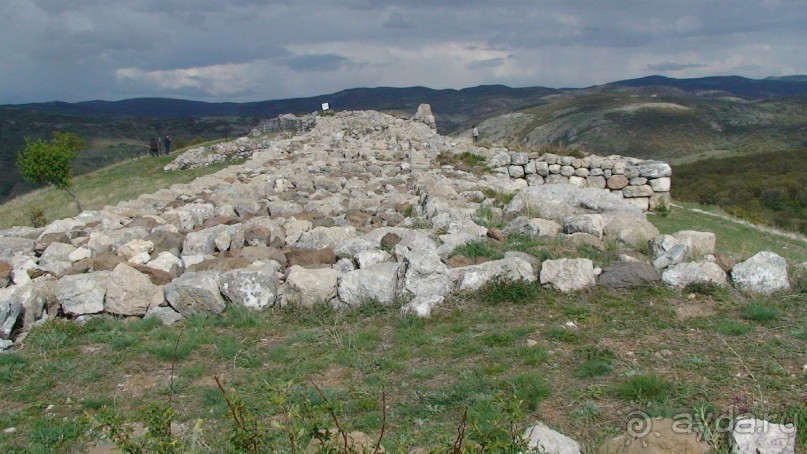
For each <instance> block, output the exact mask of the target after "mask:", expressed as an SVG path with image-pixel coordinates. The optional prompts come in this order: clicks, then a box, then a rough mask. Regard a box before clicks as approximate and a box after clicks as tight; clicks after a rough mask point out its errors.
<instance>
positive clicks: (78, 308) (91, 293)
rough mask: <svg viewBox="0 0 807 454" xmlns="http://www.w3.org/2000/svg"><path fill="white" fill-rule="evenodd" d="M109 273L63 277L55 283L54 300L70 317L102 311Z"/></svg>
mask: <svg viewBox="0 0 807 454" xmlns="http://www.w3.org/2000/svg"><path fill="white" fill-rule="evenodd" d="M109 273H110V272H109V271H96V272H94V273H89V274H76V275H72V276H64V277H63V278H61V279H59V281H58V282H56V299H57V300H58V301H59V304H60V305H61V307H62V312H64V313H65V314H67V315H70V316H79V315H86V314H97V313H99V312H103V310H104V296H105V295H106V289H107V281H108V279H109Z"/></svg>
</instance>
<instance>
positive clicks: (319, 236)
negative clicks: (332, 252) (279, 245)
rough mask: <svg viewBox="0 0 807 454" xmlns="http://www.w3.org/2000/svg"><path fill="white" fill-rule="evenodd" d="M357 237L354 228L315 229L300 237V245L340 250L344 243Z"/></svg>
mask: <svg viewBox="0 0 807 454" xmlns="http://www.w3.org/2000/svg"><path fill="white" fill-rule="evenodd" d="M355 237H356V228H355V227H353V226H339V227H315V228H314V229H312V230H310V231H308V232H305V233H303V234H302V236H301V237H300V241H298V244H299V245H301V246H303V245H304V246H305V247H307V248H312V249H318V248H326V247H329V248H331V249H336V248H338V247H339V246H340V245H341V244H342V243H344V242H346V241H347V240H350V239H352V238H355Z"/></svg>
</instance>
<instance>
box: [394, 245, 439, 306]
mask: <svg viewBox="0 0 807 454" xmlns="http://www.w3.org/2000/svg"><path fill="white" fill-rule="evenodd" d="M398 247H400V245H399V246H398ZM403 261H404V265H405V267H406V274H405V278H404V285H403V291H404V292H405V293H407V294H411V295H414V296H416V297H417V296H424V295H440V296H444V295H447V294H448V293H449V292H451V285H452V280H451V275H450V273H449V270H448V267H447V266H446V265H445V263H443V262H442V261H440V256H438V255H437V253H436V252H435V251H422V250H411V251H409V252H407V253H406V254H405V256H404V257H403Z"/></svg>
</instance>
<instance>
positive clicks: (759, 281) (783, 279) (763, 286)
mask: <svg viewBox="0 0 807 454" xmlns="http://www.w3.org/2000/svg"><path fill="white" fill-rule="evenodd" d="M731 280H732V281H733V282H734V285H735V286H736V287H737V289H739V290H743V291H748V292H754V293H773V292H778V291H780V290H788V289H789V288H790V281H789V280H788V277H787V261H786V260H785V259H784V258H783V257H781V256H779V255H778V254H776V253H773V252H769V251H762V252H758V253H756V254H754V256H753V257H751V258H749V259H748V260H746V261H744V262H742V263H738V264H737V265H734V268H732V270H731Z"/></svg>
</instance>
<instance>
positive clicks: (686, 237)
mask: <svg viewBox="0 0 807 454" xmlns="http://www.w3.org/2000/svg"><path fill="white" fill-rule="evenodd" d="M672 236H673V237H674V238H675V239H677V240H678V241H680V242H681V243H683V244H686V245H687V246H688V247H689V254H690V255H689V258H692V259H700V258H702V257H703V256H705V255H707V254H714V253H715V242H716V241H717V238H716V237H715V234H714V233H712V232H698V231H695V230H681V231H679V232H675V233H673V234H672Z"/></svg>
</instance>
